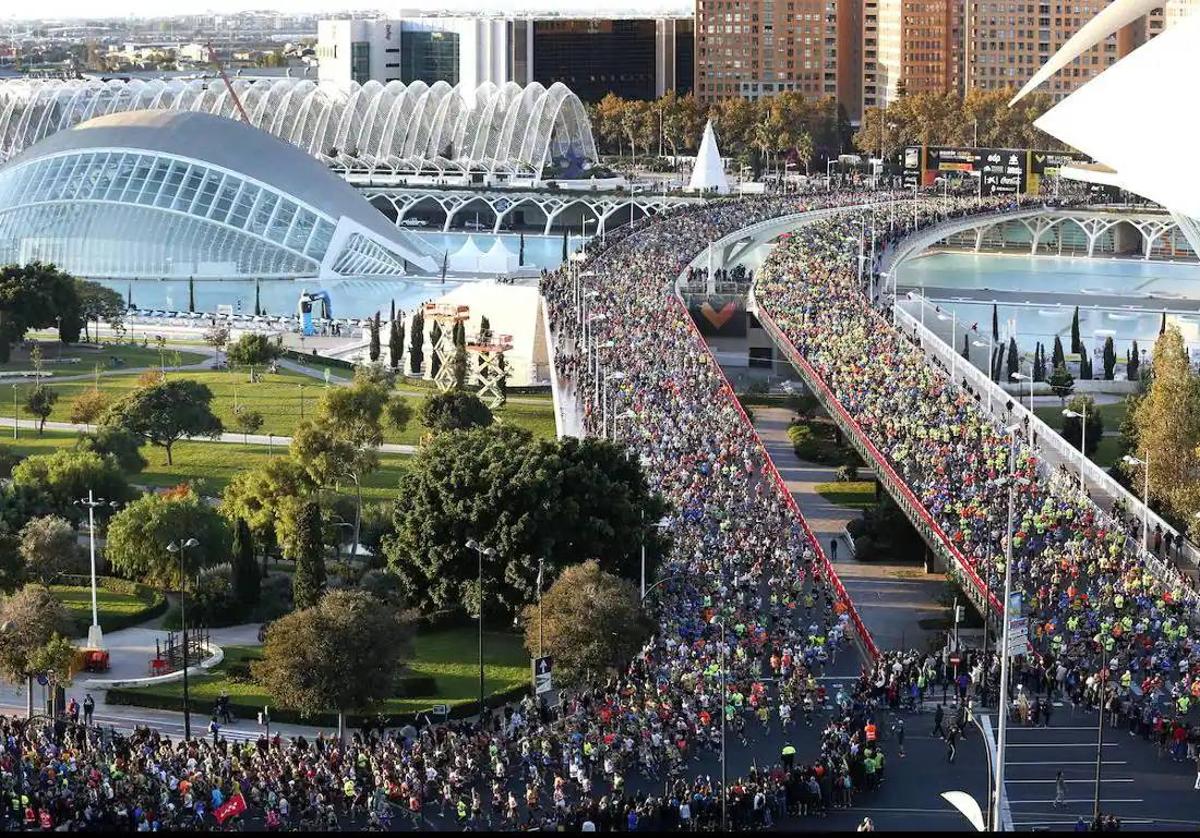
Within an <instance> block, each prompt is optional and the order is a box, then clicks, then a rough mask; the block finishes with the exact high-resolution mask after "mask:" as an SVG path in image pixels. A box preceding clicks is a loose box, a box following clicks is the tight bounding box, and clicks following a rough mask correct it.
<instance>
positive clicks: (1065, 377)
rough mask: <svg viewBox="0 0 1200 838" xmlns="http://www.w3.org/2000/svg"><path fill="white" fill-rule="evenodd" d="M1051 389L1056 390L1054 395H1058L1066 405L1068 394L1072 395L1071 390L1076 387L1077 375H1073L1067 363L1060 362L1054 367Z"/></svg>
mask: <svg viewBox="0 0 1200 838" xmlns="http://www.w3.org/2000/svg"><path fill="white" fill-rule="evenodd" d="M1050 389H1051V390H1052V391H1053V392H1054V395H1056V396H1058V398H1059V400H1060V401H1061V402H1062V403H1063V406H1064V407H1065V406H1066V403H1067V396H1069V395H1071V391H1073V390H1074V389H1075V376H1073V375H1071V372H1070V370H1068V369H1067V365H1066V364H1059V365H1058V366H1057V367H1055V368H1054V372H1053V373H1051V374H1050Z"/></svg>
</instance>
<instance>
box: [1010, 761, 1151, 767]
mask: <svg viewBox="0 0 1200 838" xmlns="http://www.w3.org/2000/svg"><path fill="white" fill-rule="evenodd" d="M1095 764H1096V760H1094V759H1086V760H1079V761H1076V762H1063V761H1061V760H1054V761H1052V762H1005V763H1004V765H1005V767H1007V768H1011V767H1013V766H1014V765H1092V766H1094V765H1095ZM1104 764H1105V765H1128V763H1127V762H1126V761H1125V760H1123V759H1106V760H1104Z"/></svg>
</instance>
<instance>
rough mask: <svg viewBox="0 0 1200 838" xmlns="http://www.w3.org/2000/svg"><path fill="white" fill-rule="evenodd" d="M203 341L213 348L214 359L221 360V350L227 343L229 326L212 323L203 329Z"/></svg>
mask: <svg viewBox="0 0 1200 838" xmlns="http://www.w3.org/2000/svg"><path fill="white" fill-rule="evenodd" d="M204 342H205V343H207V344H208V345H209V346H211V347H212V348H213V354H214V360H216V361H218V362H219V361H220V360H221V350H222V349H224V348H225V345H226V344H227V343H229V327H228V326H226V325H225V324H224V323H213V324H212V325H211V326H209V327H208V328H207V329H205V330H204Z"/></svg>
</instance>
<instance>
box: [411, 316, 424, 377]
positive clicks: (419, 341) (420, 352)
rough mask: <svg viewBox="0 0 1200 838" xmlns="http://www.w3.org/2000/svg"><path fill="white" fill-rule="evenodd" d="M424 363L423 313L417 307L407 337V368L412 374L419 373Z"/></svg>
mask: <svg viewBox="0 0 1200 838" xmlns="http://www.w3.org/2000/svg"><path fill="white" fill-rule="evenodd" d="M424 363H425V313H424V312H423V311H421V309H417V313H416V314H414V315H413V322H412V334H411V335H409V338H408V368H409V370H410V371H411V372H412V374H413V375H420V374H421V365H422V364H424Z"/></svg>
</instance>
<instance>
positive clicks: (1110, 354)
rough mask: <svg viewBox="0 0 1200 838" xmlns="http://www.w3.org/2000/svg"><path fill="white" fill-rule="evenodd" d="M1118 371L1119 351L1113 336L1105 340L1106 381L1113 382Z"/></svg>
mask: <svg viewBox="0 0 1200 838" xmlns="http://www.w3.org/2000/svg"><path fill="white" fill-rule="evenodd" d="M1116 370H1117V350H1116V347H1114V346H1113V339H1112V335H1109V336H1108V337H1106V338H1105V339H1104V380H1105V381H1112V380H1113V377H1114V376H1115V374H1116Z"/></svg>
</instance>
